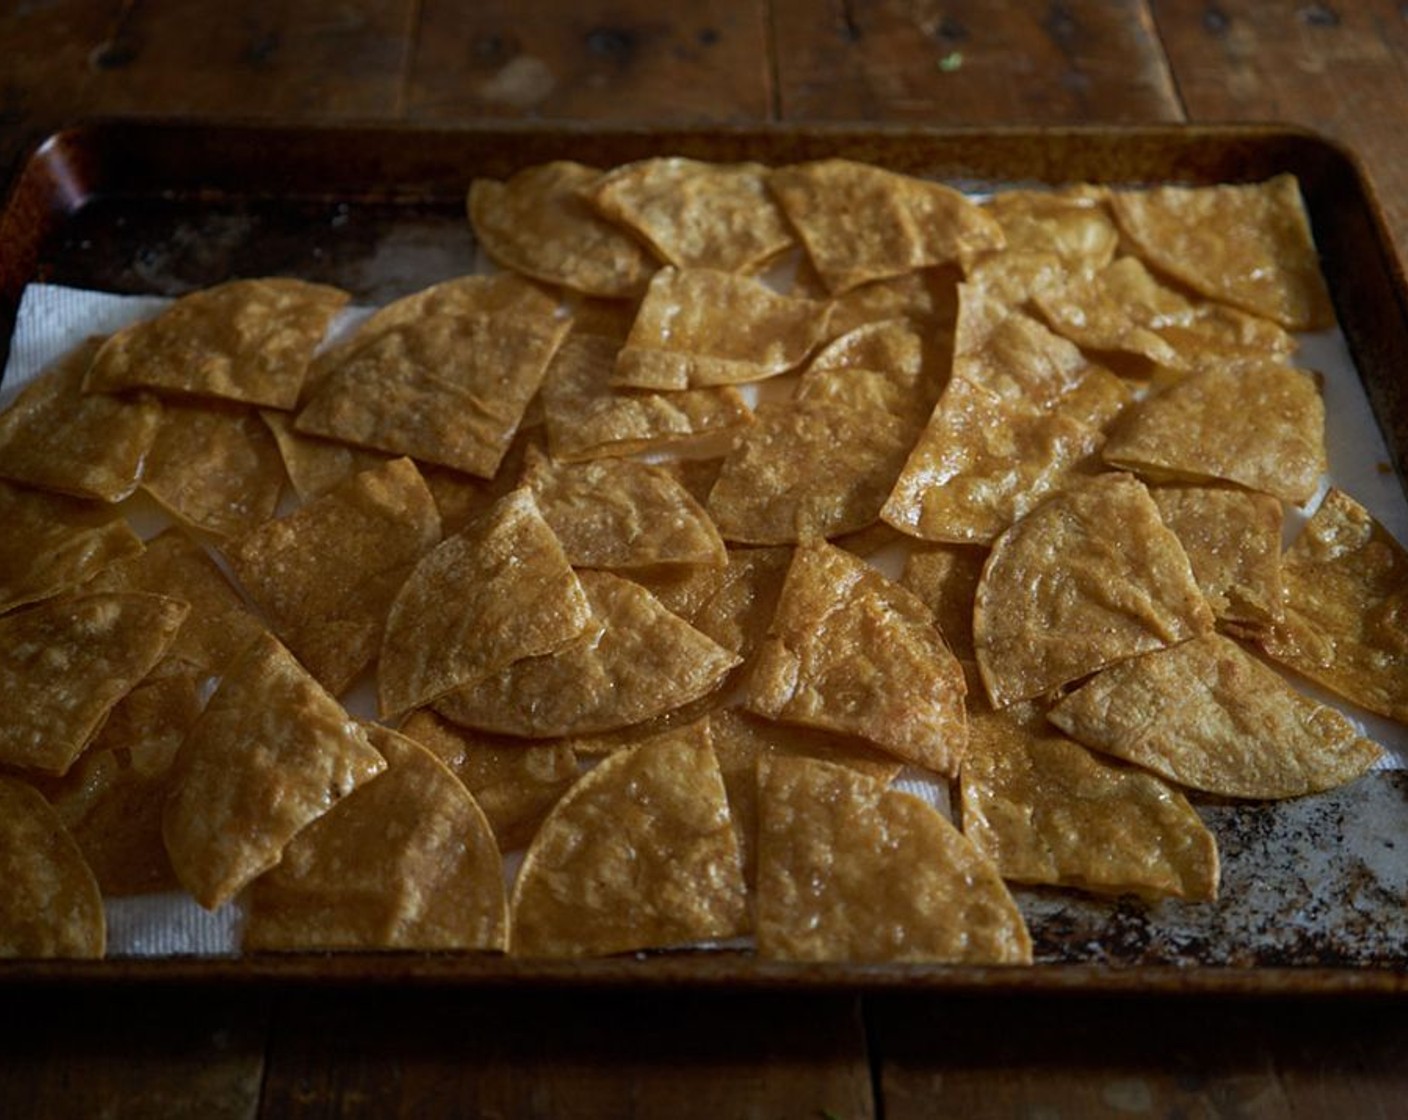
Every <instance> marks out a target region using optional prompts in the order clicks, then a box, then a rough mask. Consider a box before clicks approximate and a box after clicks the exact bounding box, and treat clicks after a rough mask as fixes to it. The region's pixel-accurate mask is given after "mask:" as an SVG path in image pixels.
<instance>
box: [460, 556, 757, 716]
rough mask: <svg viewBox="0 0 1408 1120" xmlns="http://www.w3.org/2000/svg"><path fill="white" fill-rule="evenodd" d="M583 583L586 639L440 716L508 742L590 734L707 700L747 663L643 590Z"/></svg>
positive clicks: (619, 583) (495, 678)
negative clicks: (513, 737) (509, 738)
mask: <svg viewBox="0 0 1408 1120" xmlns="http://www.w3.org/2000/svg"><path fill="white" fill-rule="evenodd" d="M578 575H579V578H580V580H581V585H582V590H583V591H584V592H585V593H586V597H587V603H588V605H589V607H590V609H591V616H592V617H591V621H590V622H589V623H588V624H587V627H586V629H585V630H584V631H583V633H582V634H581V635H580V636H579V637H578V638H576V639H574V640H572V641H570V642H568V643H567V644H566V645H565V646H563V647H561V648H560V649H557V650H555V651H553V652H552V653H548V654H543V655H541V656H537V657H525V658H521V659H519V660H518V661H515V662H514V663H513V664H511V665H509V666H508V667H507V668H505V669H502V670H500V671H499V672H498V673H495V674H492V675H490V676H487V677H482V678H480V679H479V680H477V681H475V682H474V683H472V684H468V685H464V686H462V687H459V688H456V689H454V690H453V691H451V692H448V693H445V694H444V695H442V696H440V697H439V698H438V699H436V700H435V702H434V707H435V710H436V711H437V712H439V713H440V714H441V715H443V716H445V717H446V718H448V719H451V720H453V721H454V722H455V723H459V724H463V725H464V726H466V727H473V728H477V729H479V730H483V731H493V732H497V733H498V734H501V735H521V736H523V737H524V738H531V739H549V738H558V737H561V736H564V735H589V734H594V733H596V732H601V731H611V730H615V729H617V728H621V727H629V726H631V725H632V724H637V723H641V722H642V721H644V720H648V719H653V718H655V717H656V716H659V715H662V714H664V713H665V712H667V711H670V710H672V709H674V708H679V707H681V706H683V705H685V704H688V703H691V702H693V701H695V700H698V699H699V698H700V697H702V696H705V695H707V694H709V693H710V692H713V691H714V689H716V688H718V687H719V685H720V684H722V683H723V680H724V677H725V676H727V675H728V672H729V670H730V669H732V668H733V667H734V666H735V665H737V664H738V662H739V658H738V657H736V656H735V655H733V654H731V653H729V651H728V650H726V649H724V648H723V647H722V646H720V645H718V644H717V643H716V642H714V641H713V640H712V639H710V638H709V637H707V636H706V635H704V634H701V633H700V632H699V631H698V630H696V629H695V628H694V627H692V626H690V625H689V624H688V623H687V622H685V621H684V620H683V619H681V618H679V617H677V616H676V615H673V614H671V613H670V612H669V611H667V610H666V609H665V608H664V606H662V605H661V604H660V603H659V602H658V601H657V600H656V599H655V597H654V596H653V595H651V594H650V592H648V591H647V590H646V589H645V588H644V587H641V586H640V585H639V584H636V583H633V582H631V581H630V580H626V579H622V578H620V577H618V576H614V575H612V574H611V573H610V572H593V571H583V572H580V573H578Z"/></svg>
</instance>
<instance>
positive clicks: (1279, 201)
mask: <svg viewBox="0 0 1408 1120" xmlns="http://www.w3.org/2000/svg"><path fill="white" fill-rule="evenodd" d="M1111 203H1112V205H1113V207H1114V211H1115V217H1116V219H1117V220H1118V221H1119V224H1120V229H1121V230H1122V231H1123V232H1124V234H1125V236H1127V237H1128V238H1129V239H1130V240H1131V241H1132V242H1133V243H1134V244H1135V246H1136V247H1137V249H1138V250H1139V253H1140V255H1141V256H1143V257H1144V259H1145V260H1147V261H1148V262H1149V263H1150V264H1152V265H1153V266H1154V267H1155V268H1158V269H1160V270H1162V271H1164V272H1166V273H1168V274H1169V275H1170V276H1173V277H1175V278H1176V279H1178V280H1179V281H1181V282H1182V283H1184V284H1187V285H1188V286H1189V287H1190V288H1192V289H1193V290H1194V291H1196V292H1201V293H1202V294H1203V295H1206V296H1209V297H1210V298H1212V299H1219V300H1222V301H1223V302H1224V303H1230V304H1232V305H1233V306H1234V307H1240V308H1241V309H1242V310H1244V311H1250V312H1251V313H1252V314H1253V315H1260V316H1262V317H1263V318H1266V319H1271V320H1273V321H1275V322H1277V323H1280V324H1281V325H1282V326H1283V327H1285V328H1286V329H1287V330H1293V331H1295V330H1320V329H1322V328H1324V327H1328V326H1330V325H1331V324H1332V323H1333V322H1334V309H1333V308H1332V307H1331V305H1330V297H1329V292H1328V290H1327V289H1326V287H1325V278H1324V276H1322V275H1321V272H1320V261H1319V257H1318V256H1317V254H1316V250H1315V242H1314V239H1313V236H1312V234H1311V230H1310V221H1309V218H1308V217H1307V215H1306V212H1305V205H1304V203H1303V201H1302V199H1301V196H1300V187H1299V185H1298V184H1297V182H1296V179H1295V176H1294V175H1290V174H1285V175H1278V176H1276V177H1275V178H1272V179H1268V180H1266V181H1265V182H1261V183H1235V184H1234V183H1227V184H1221V185H1218V186H1209V187H1175V186H1169V187H1154V188H1151V189H1148V190H1137V191H1113V192H1112V193H1111Z"/></svg>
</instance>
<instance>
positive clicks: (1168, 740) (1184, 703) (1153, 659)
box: [1048, 634, 1383, 798]
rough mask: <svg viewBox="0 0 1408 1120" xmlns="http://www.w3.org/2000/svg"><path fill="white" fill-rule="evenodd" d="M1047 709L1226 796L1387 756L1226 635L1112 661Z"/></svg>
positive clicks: (1296, 788) (1072, 731) (1084, 734)
mask: <svg viewBox="0 0 1408 1120" xmlns="http://www.w3.org/2000/svg"><path fill="white" fill-rule="evenodd" d="M1048 716H1049V718H1050V719H1051V721H1052V722H1053V723H1055V724H1056V725H1057V726H1058V727H1060V728H1061V729H1062V730H1063V731H1065V732H1066V733H1067V734H1069V735H1071V736H1073V737H1074V738H1076V739H1079V740H1080V741H1081V742H1082V743H1085V744H1086V745H1087V746H1091V747H1094V748H1096V749H1097V750H1101V751H1105V752H1106V753H1108V754H1112V755H1115V756H1116V757H1117V758H1123V759H1125V760H1126V761H1128V762H1133V763H1135V764H1136V765H1139V766H1143V767H1144V768H1146V769H1148V770H1152V771H1154V773H1156V774H1162V775H1163V776H1164V777H1166V778H1168V779H1169V780H1170V781H1174V782H1178V783H1179V784H1180V785H1185V786H1188V787H1190V788H1192V789H1200V790H1205V791H1207V792H1208V793H1216V794H1220V795H1222V796H1224V797H1256V798H1280V797H1299V796H1301V795H1303V794H1307V793H1316V792H1319V791H1320V790H1325V789H1330V788H1332V787H1333V786H1337V785H1343V784H1344V783H1345V782H1348V781H1352V780H1353V779H1354V778H1357V777H1359V775H1360V774H1362V773H1364V772H1365V771H1366V770H1368V769H1369V768H1370V767H1371V766H1372V765H1373V764H1374V763H1375V762H1377V761H1378V760H1379V759H1380V757H1382V755H1383V751H1382V750H1381V749H1380V748H1379V747H1378V746H1377V745H1376V744H1374V743H1371V742H1370V741H1369V740H1367V739H1364V738H1361V737H1360V735H1359V733H1358V732H1357V731H1356V730H1355V729H1354V726H1353V725H1352V724H1351V723H1350V722H1349V720H1347V719H1346V718H1345V717H1344V716H1343V715H1341V714H1340V713H1339V712H1337V711H1335V710H1334V709H1333V708H1330V707H1327V706H1325V705H1324V704H1320V703H1317V702H1316V701H1314V700H1311V699H1310V698H1309V697H1307V696H1302V695H1301V694H1300V693H1298V692H1296V691H1295V689H1293V688H1292V687H1291V686H1290V685H1289V684H1287V683H1286V682H1285V681H1284V680H1283V679H1282V678H1281V677H1280V676H1279V675H1278V674H1277V673H1276V672H1274V671H1273V670H1272V669H1270V668H1268V667H1267V666H1266V665H1264V664H1262V663H1261V662H1260V661H1258V660H1257V659H1256V658H1255V657H1253V656H1251V654H1249V653H1247V652H1246V651H1244V650H1243V649H1242V648H1241V646H1239V645H1237V643H1236V642H1234V641H1233V640H1232V639H1230V638H1225V637H1223V636H1222V635H1220V634H1207V635H1204V636H1203V637H1201V638H1196V639H1194V640H1192V641H1189V642H1184V643H1182V644H1180V645H1176V646H1173V647H1172V648H1170V649H1166V650H1157V651H1155V652H1154V653H1147V654H1144V655H1143V656H1142V657H1137V658H1133V659H1131V660H1129V661H1126V662H1124V663H1123V664H1120V665H1115V666H1112V667H1111V668H1109V669H1106V670H1105V671H1104V672H1102V673H1100V674H1099V675H1098V676H1096V677H1095V678H1094V679H1093V680H1091V681H1090V682H1089V683H1088V684H1086V685H1084V686H1082V687H1081V688H1079V689H1077V690H1076V691H1075V692H1072V693H1071V694H1070V695H1069V696H1066V697H1064V698H1063V699H1062V700H1061V701H1060V702H1059V703H1057V704H1056V706H1055V707H1054V708H1052V709H1051V711H1050V712H1049V713H1048Z"/></svg>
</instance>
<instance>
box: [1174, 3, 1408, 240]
mask: <svg viewBox="0 0 1408 1120" xmlns="http://www.w3.org/2000/svg"><path fill="white" fill-rule="evenodd" d="M1153 10H1154V15H1155V19H1156V21H1157V26H1158V30H1159V32H1160V34H1161V35H1162V37H1163V40H1164V44H1165V48H1166V50H1167V51H1168V56H1169V60H1170V64H1171V66H1172V68H1173V72H1174V75H1175V80H1176V81H1177V84H1178V89H1179V92H1180V95H1181V96H1182V98H1183V101H1184V104H1185V105H1186V106H1187V109H1188V114H1189V117H1190V118H1191V119H1193V120H1197V121H1218V120H1276V121H1283V122H1287V123H1294V124H1301V125H1304V126H1306V127H1308V128H1312V129H1315V130H1317V131H1319V132H1322V133H1324V134H1325V135H1327V136H1329V137H1331V138H1333V139H1337V140H1339V141H1341V142H1342V143H1344V144H1346V145H1348V146H1349V147H1350V148H1352V149H1353V150H1354V151H1355V152H1356V153H1357V154H1358V156H1359V157H1360V158H1361V159H1362V160H1363V162H1364V164H1365V165H1366V167H1367V169H1368V171H1369V175H1370V178H1371V179H1372V180H1373V182H1374V184H1375V186H1376V188H1377V191H1378V193H1379V196H1380V198H1381V200H1382V202H1383V205H1384V209H1385V212H1386V214H1387V217H1388V219H1389V224H1390V226H1391V228H1392V231H1393V238H1394V243H1395V247H1396V248H1397V250H1398V253H1399V256H1400V258H1401V259H1404V260H1408V128H1405V127H1404V124H1403V111H1404V106H1405V105H1408V18H1405V15H1404V8H1403V5H1401V4H1398V3H1395V2H1394V0H1364V2H1362V3H1355V4H1334V3H1326V2H1320V3H1303V2H1300V0H1295V2H1289V0H1279V2H1276V3H1263V2H1261V0H1213V2H1209V0H1154V3H1153Z"/></svg>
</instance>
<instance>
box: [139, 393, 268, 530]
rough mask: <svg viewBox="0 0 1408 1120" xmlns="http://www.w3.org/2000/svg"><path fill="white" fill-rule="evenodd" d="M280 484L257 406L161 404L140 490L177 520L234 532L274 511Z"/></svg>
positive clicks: (258, 522)
mask: <svg viewBox="0 0 1408 1120" xmlns="http://www.w3.org/2000/svg"><path fill="white" fill-rule="evenodd" d="M283 485H284V468H283V460H282V459H281V458H280V457H279V448H278V444H276V443H275V442H274V437H273V436H272V435H270V434H269V430H268V428H266V427H265V426H264V423H263V421H261V420H260V419H259V414H258V413H257V412H255V411H253V410H250V409H247V408H242V407H239V406H237V405H227V404H221V403H220V402H218V401H206V402H202V403H200V404H178V403H175V402H173V401H167V402H166V403H165V404H164V405H163V406H162V416H161V426H160V428H158V429H157V434H156V440H155V441H154V442H153V444H152V449H151V453H150V454H149V455H148V457H147V469H146V473H145V474H144V475H143V478H142V489H143V490H145V491H146V492H147V493H148V494H150V495H151V496H152V497H153V498H155V499H156V500H157V502H159V503H160V504H161V505H162V506H164V507H165V508H166V509H167V510H168V511H169V512H170V513H171V514H172V516H174V517H175V518H176V519H177V520H178V521H180V522H182V523H183V524H185V525H187V526H190V527H191V528H193V529H200V530H202V531H203V532H206V533H210V534H211V535H213V536H216V537H231V536H236V535H237V534H239V533H243V532H246V531H248V530H250V529H252V528H254V526H256V525H260V524H262V523H263V522H265V521H267V520H268V519H269V518H271V517H273V516H274V510H275V509H277V508H278V504H279V494H280V492H281V491H282V490H283Z"/></svg>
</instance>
